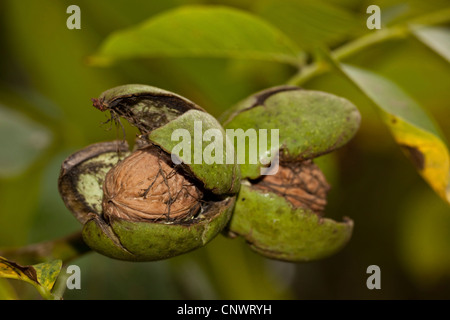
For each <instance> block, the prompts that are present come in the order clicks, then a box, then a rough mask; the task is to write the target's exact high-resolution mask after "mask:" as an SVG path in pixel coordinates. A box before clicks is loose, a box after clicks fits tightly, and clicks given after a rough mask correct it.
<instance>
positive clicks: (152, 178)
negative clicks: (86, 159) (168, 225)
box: [102, 146, 202, 221]
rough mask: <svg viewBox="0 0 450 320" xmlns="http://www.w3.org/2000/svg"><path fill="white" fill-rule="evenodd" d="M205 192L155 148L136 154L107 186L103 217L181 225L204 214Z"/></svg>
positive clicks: (114, 173) (108, 178) (118, 168)
mask: <svg viewBox="0 0 450 320" xmlns="http://www.w3.org/2000/svg"><path fill="white" fill-rule="evenodd" d="M201 198H202V192H201V190H199V189H198V188H197V187H196V185H195V184H194V183H193V182H192V181H190V180H189V178H188V177H187V176H185V175H184V174H183V173H182V172H181V171H180V170H178V169H177V168H174V166H173V164H172V162H171V161H170V158H169V157H168V156H167V154H166V153H165V152H164V151H162V150H160V149H159V148H157V147H155V146H149V147H147V148H144V149H139V150H136V151H135V152H133V153H132V154H131V155H130V156H129V157H127V158H125V159H124V160H123V161H121V162H120V163H118V164H117V165H116V166H115V167H114V168H113V169H111V170H110V171H109V172H108V174H107V175H106V178H105V183H104V184H103V203H102V206H103V214H104V216H105V218H106V219H107V220H108V219H110V218H111V217H116V218H120V219H127V220H130V221H145V220H165V221H179V220H184V219H189V218H190V217H193V216H195V215H196V214H197V213H198V211H199V210H200V207H201V205H200V199H201Z"/></svg>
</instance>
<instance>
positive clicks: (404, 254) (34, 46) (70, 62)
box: [0, 0, 450, 299]
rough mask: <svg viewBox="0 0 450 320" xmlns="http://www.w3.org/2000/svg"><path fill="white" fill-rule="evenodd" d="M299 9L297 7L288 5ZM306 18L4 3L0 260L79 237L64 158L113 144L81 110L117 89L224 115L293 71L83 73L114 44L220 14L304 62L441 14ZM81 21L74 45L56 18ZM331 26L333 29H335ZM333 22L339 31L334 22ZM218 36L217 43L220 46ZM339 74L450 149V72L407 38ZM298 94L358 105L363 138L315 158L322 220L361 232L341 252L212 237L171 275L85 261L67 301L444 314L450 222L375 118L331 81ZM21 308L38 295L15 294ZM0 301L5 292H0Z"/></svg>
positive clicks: (252, 65)
mask: <svg viewBox="0 0 450 320" xmlns="http://www.w3.org/2000/svg"><path fill="white" fill-rule="evenodd" d="M292 1H294V0H292ZM294 2H297V3H299V5H303V6H304V8H305V10H303V11H302V12H303V15H301V16H289V17H285V16H280V15H279V12H278V11H277V10H275V9H273V8H277V6H276V3H277V1H254V2H252V1H233V0H229V1H181V0H179V1H174V0H169V1H137V0H132V1H130V0H127V1H125V0H108V1H107V0H96V1H87V0H85V1H51V0H39V1H36V0H35V1H32V0H21V1H17V0H2V2H1V3H0V39H1V42H0V43H1V44H0V45H1V50H0V247H9V246H18V245H26V244H29V243H34V242H39V241H43V240H49V239H53V238H56V237H60V236H63V235H66V234H68V233H72V232H75V231H77V230H79V229H80V227H81V226H80V225H79V224H78V222H77V221H76V220H75V218H74V217H72V215H71V214H70V212H69V211H68V210H67V209H66V208H65V206H64V204H63V202H62V201H61V199H60V197H59V194H58V190H57V178H58V175H59V168H60V164H61V162H62V161H63V160H64V159H65V158H66V157H67V156H68V155H69V154H71V153H72V152H74V151H76V150H78V149H80V148H83V147H84V146H86V145H88V144H91V143H94V142H98V141H106V140H113V139H116V138H121V130H120V129H119V130H117V129H116V128H114V127H112V128H111V129H110V130H108V129H109V125H103V126H102V125H101V123H102V122H104V121H105V120H107V117H106V115H105V114H102V113H100V112H99V111H97V110H95V109H94V108H93V107H92V106H91V101H90V98H92V97H97V96H98V95H99V94H100V93H101V92H103V91H104V90H106V89H108V88H110V87H113V86H116V85H120V84H126V83H144V84H150V85H154V86H157V87H161V88H164V89H167V90H171V91H174V92H176V93H178V94H181V95H183V96H185V97H187V98H189V99H191V100H193V101H195V102H196V103H198V104H199V105H201V106H202V107H204V108H205V109H207V110H208V111H209V112H211V113H212V114H213V115H215V116H218V115H220V114H221V113H222V112H223V111H224V110H226V109H227V108H228V107H230V106H231V105H233V104H234V103H236V102H238V101H239V100H241V99H243V98H245V97H246V96H248V95H250V94H252V93H253V92H255V91H258V90H261V89H264V88H267V87H270V86H274V85H279V84H282V83H284V82H286V81H287V80H288V79H289V77H290V76H292V75H293V74H294V72H295V70H293V69H291V68H290V67H287V66H284V65H280V64H276V63H273V62H270V63H269V62H255V61H243V60H227V59H211V58H208V59H206V58H154V59H140V60H133V61H124V62H120V63H118V64H116V65H114V66H111V67H108V68H99V67H90V66H88V65H87V64H86V63H85V62H86V59H87V57H88V56H89V55H92V54H93V53H94V52H96V50H97V49H98V48H99V46H100V44H101V42H102V41H103V40H104V39H105V37H106V36H108V35H109V34H110V33H111V32H113V31H115V30H119V29H122V28H125V27H128V26H132V25H135V24H137V23H139V22H141V21H144V20H146V19H147V18H149V17H151V16H152V15H154V14H157V13H159V12H163V11H165V10H167V9H171V8H174V7H177V6H180V5H186V4H193V3H201V4H225V5H229V6H233V7H238V8H241V9H244V10H248V11H250V12H254V13H255V14H258V15H260V16H261V17H263V18H265V19H267V20H268V21H270V22H271V23H272V24H273V25H275V26H277V27H279V28H280V29H282V30H283V31H284V32H285V33H286V34H287V35H289V36H291V37H292V38H293V39H294V40H295V41H296V42H297V44H298V45H299V46H300V47H301V48H304V49H305V50H309V49H310V48H311V47H313V46H314V45H316V44H323V45H326V46H327V47H329V48H330V49H333V48H335V47H337V46H339V45H340V44H342V43H344V42H345V41H347V40H348V39H352V38H354V37H357V36H358V35H361V34H364V33H368V32H371V31H370V30H368V29H367V28H366V27H365V22H366V18H367V17H368V15H367V14H366V13H365V9H366V8H367V6H368V5H370V4H379V5H380V7H381V8H382V14H383V17H384V18H386V19H388V18H390V19H391V21H390V23H395V22H397V21H402V19H407V18H408V17H412V16H417V15H420V14H423V13H426V12H428V11H430V12H431V11H435V10H438V9H439V8H445V7H447V8H448V2H446V1H418V0H417V1H356V0H342V1H339V0H333V1H328V2H327V4H326V5H325V4H323V3H321V2H317V1H315V2H312V1H300V0H299V1H294ZM71 4H77V5H79V6H80V8H81V25H82V29H81V30H68V29H67V28H66V19H67V18H68V16H69V15H68V14H67V13H66V8H67V7H68V6H69V5H71ZM332 17H334V18H332ZM336 17H339V18H336ZM225 36H226V35H224V37H225ZM347 62H349V63H352V64H355V65H358V66H362V67H364V68H367V69H370V70H373V71H376V72H377V73H379V74H381V75H384V76H385V77H387V78H389V79H391V80H393V81H394V82H396V83H397V84H398V85H399V86H400V87H401V88H403V89H404V90H405V91H406V92H408V94H409V95H410V96H411V97H413V98H414V99H415V100H416V101H418V102H419V103H420V104H421V105H422V106H424V108H426V109H427V110H428V111H429V112H430V113H431V114H432V115H433V116H434V117H435V119H436V120H437V122H438V124H439V125H440V127H441V128H442V129H443V131H444V135H445V136H446V137H447V138H448V137H450V125H449V119H450V109H449V101H450V65H449V63H448V62H446V61H445V60H444V59H443V58H442V57H440V56H439V55H437V54H436V53H434V52H432V51H431V50H430V49H429V48H428V47H426V46H424V45H423V44H422V43H420V42H419V41H418V40H417V39H415V38H414V37H412V36H410V37H406V38H404V39H401V40H393V41H388V42H385V43H382V44H378V45H376V46H373V47H370V48H369V49H367V50H364V51H362V52H360V53H358V54H356V55H354V56H353V57H352V58H351V59H348V60H347ZM305 87H306V88H311V89H316V90H323V91H327V92H331V93H334V94H337V95H340V96H343V97H346V98H347V99H349V100H351V101H352V102H353V103H355V104H356V105H357V106H358V108H359V110H360V112H361V114H362V123H361V129H360V131H359V132H358V134H357V135H356V137H355V138H354V139H353V140H352V141H351V142H350V143H349V144H348V145H347V146H345V147H344V148H342V149H340V150H338V151H337V152H335V153H333V154H331V155H329V156H326V157H324V158H323V159H318V163H319V164H320V165H321V166H322V167H323V170H324V172H325V173H326V175H327V178H328V180H329V182H330V183H331V184H332V190H331V191H330V193H329V205H328V206H327V210H326V215H327V216H329V217H332V218H335V219H339V220H340V219H341V218H342V217H343V216H348V217H351V218H352V219H353V220H354V221H355V231H354V235H353V238H352V239H351V241H350V243H349V244H348V246H347V247H346V248H345V249H344V250H342V251H341V252H340V253H338V254H336V255H335V256H333V257H331V258H328V259H325V260H323V261H318V262H311V263H306V264H292V263H284V262H277V261H272V260H268V259H264V258H262V257H260V256H258V255H257V254H255V253H253V252H252V251H250V249H249V248H248V247H247V246H246V245H245V244H244V243H243V242H242V241H240V240H230V239H227V238H224V237H222V236H219V237H218V238H216V239H215V240H213V241H212V242H211V243H210V244H209V245H208V246H206V247H205V248H202V249H200V250H197V251H195V252H193V253H190V254H187V255H183V256H180V257H177V258H174V259H171V260H167V261H160V262H153V263H130V262H120V261H114V260H111V259H108V258H106V257H103V256H100V255H98V254H96V253H90V254H88V255H86V256H84V257H82V258H80V259H77V260H75V261H73V263H74V264H77V265H79V266H80V267H81V271H82V275H81V278H82V289H81V290H72V291H69V290H68V291H67V293H66V295H65V298H66V299H183V298H187V299H205V298H206V299H215V298H218V299H429V298H438V299H448V298H450V210H449V207H448V205H447V204H445V203H444V202H443V201H442V200H441V199H439V197H438V196H437V195H436V194H434V193H433V191H432V190H431V189H430V188H429V187H428V185H427V184H426V183H425V182H424V181H423V180H422V178H421V177H420V176H419V175H418V174H417V172H416V171H415V169H414V167H413V166H412V165H411V163H410V162H409V160H408V159H407V158H406V157H405V156H404V155H403V154H402V152H401V150H400V149H399V148H398V146H397V145H396V144H395V142H394V141H393V139H392V137H391V136H390V134H389V132H388V129H387V128H386V127H385V126H384V125H383V123H382V122H381V120H380V117H379V116H378V114H377V112H376V110H375V108H374V106H373V105H372V104H371V103H370V102H369V101H368V99H367V98H366V97H364V96H363V95H362V94H361V93H359V91H357V90H356V89H355V87H353V85H352V84H351V83H349V82H348V81H347V80H345V79H344V78H343V77H342V76H341V75H339V74H336V73H328V74H325V75H323V76H320V77H318V78H315V79H313V80H312V81H310V82H308V83H307V84H306V85H305ZM372 264H375V265H378V266H380V268H381V290H372V291H371V290H368V289H367V287H366V279H367V277H368V275H367V274H366V268H367V267H368V266H369V265H372ZM8 283H9V284H10V285H12V286H13V287H14V289H15V290H16V291H17V294H18V296H19V298H30V299H34V298H38V296H37V293H36V292H35V291H34V289H33V288H32V287H31V286H29V285H27V284H21V283H19V282H18V281H9V282H8ZM2 285H3V286H7V285H8V284H7V283H6V280H1V281H0V286H2Z"/></svg>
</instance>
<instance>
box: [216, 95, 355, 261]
mask: <svg viewBox="0 0 450 320" xmlns="http://www.w3.org/2000/svg"><path fill="white" fill-rule="evenodd" d="M359 122H360V115H359V112H358V110H357V109H356V107H355V106H354V105H353V104H352V103H350V102H349V101H347V100H345V99H342V98H339V97H336V96H334V95H332V94H328V93H324V92H318V91H308V90H302V89H300V88H298V87H293V86H282V87H275V88H270V89H268V90H264V91H262V92H259V93H257V94H255V95H252V96H250V97H249V98H247V99H245V100H243V101H242V102H240V103H239V104H237V105H236V106H235V107H234V108H232V109H230V110H229V111H227V112H226V113H225V114H224V115H223V116H222V125H223V126H224V128H225V129H236V128H242V129H243V130H247V129H249V128H266V129H279V145H278V146H272V155H271V157H272V161H274V160H275V159H276V160H277V161H279V167H278V170H275V171H277V172H276V173H275V171H272V173H274V174H273V175H265V176H264V175H261V169H262V168H264V167H265V164H264V163H262V162H258V163H255V164H244V165H241V177H242V179H243V180H242V183H241V189H240V191H239V194H238V198H237V200H236V205H235V209H234V212H233V216H232V218H231V221H230V224H229V225H228V227H227V229H228V233H229V235H230V236H233V237H236V236H240V237H243V238H244V239H245V240H246V241H247V242H248V244H249V245H250V247H251V248H252V249H253V250H255V251H257V252H258V253H260V254H262V255H263V256H265V257H268V258H273V259H279V260H285V261H310V260H315V259H320V258H324V257H327V256H329V255H331V254H333V253H335V252H337V251H338V250H340V249H341V248H342V247H344V245H345V244H346V243H347V242H348V240H349V239H350V237H351V234H352V230H353V222H352V221H351V220H350V219H348V218H344V221H343V222H336V221H334V220H331V219H327V218H324V217H323V212H324V209H325V205H326V195H327V192H328V190H329V186H328V183H327V182H326V180H325V177H324V175H323V173H322V172H321V171H320V169H319V167H318V166H316V165H315V164H314V163H313V162H312V161H313V160H312V159H314V158H316V157H318V156H320V155H323V154H325V153H328V152H331V151H333V150H335V149H337V148H339V147H341V146H342V145H344V144H345V143H347V142H348V141H349V140H350V139H351V138H352V137H353V135H354V134H355V133H356V131H357V129H358V127H359ZM274 149H275V150H274ZM238 152H239V150H238Z"/></svg>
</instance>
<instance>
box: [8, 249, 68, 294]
mask: <svg viewBox="0 0 450 320" xmlns="http://www.w3.org/2000/svg"><path fill="white" fill-rule="evenodd" d="M61 267H62V261H61V260H53V261H50V262H44V263H40V264H36V265H33V266H21V265H19V264H17V263H15V262H13V261H9V260H7V259H6V258H3V257H0V278H9V279H16V280H22V281H25V282H28V283H30V284H32V285H33V286H34V287H35V288H36V289H37V290H38V291H39V293H40V294H41V296H42V297H43V298H45V299H54V298H55V297H54V296H53V295H52V293H51V290H52V289H53V285H54V284H55V281H56V279H57V278H58V275H59V273H60V271H61Z"/></svg>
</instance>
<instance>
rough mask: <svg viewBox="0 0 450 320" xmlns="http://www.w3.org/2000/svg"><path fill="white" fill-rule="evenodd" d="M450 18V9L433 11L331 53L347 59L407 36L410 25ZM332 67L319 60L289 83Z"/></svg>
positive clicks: (373, 33) (296, 82) (338, 57)
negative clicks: (374, 46)
mask: <svg viewBox="0 0 450 320" xmlns="http://www.w3.org/2000/svg"><path fill="white" fill-rule="evenodd" d="M449 20H450V9H448V10H441V11H438V12H433V13H430V14H427V15H424V16H421V17H418V18H415V19H412V20H411V21H408V22H407V23H405V24H402V25H397V26H393V27H387V28H383V29H381V30H378V31H376V32H372V33H368V34H366V35H364V36H362V37H360V38H357V39H355V40H354V41H351V42H348V43H346V44H344V45H342V46H341V47H339V48H337V49H335V50H334V51H333V52H331V53H330V55H331V57H332V58H333V59H334V60H336V61H340V60H343V59H346V58H348V57H350V56H352V55H354V54H356V53H359V52H361V51H363V50H364V49H367V48H369V47H371V46H373V45H375V44H378V43H380V42H384V41H386V40H390V39H398V38H403V37H406V36H407V35H408V34H409V33H410V31H411V29H410V25H414V24H437V23H443V22H448V21H449ZM330 69H331V66H330V65H329V64H327V63H326V62H325V61H323V60H317V61H316V62H314V63H311V64H309V65H307V66H305V67H304V68H303V69H301V70H300V71H299V72H298V73H297V74H295V75H294V76H293V77H292V78H291V79H289V80H288V81H287V83H288V84H291V85H296V86H300V85H302V84H304V83H305V82H307V81H309V80H310V79H312V78H314V77H316V76H319V75H321V74H323V73H325V72H327V71H329V70H330Z"/></svg>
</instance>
